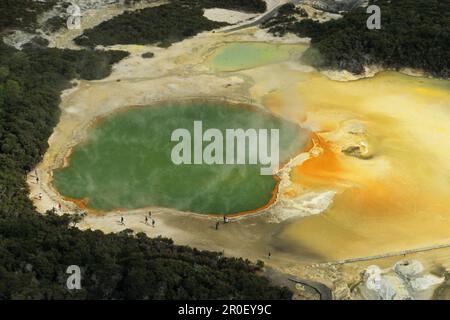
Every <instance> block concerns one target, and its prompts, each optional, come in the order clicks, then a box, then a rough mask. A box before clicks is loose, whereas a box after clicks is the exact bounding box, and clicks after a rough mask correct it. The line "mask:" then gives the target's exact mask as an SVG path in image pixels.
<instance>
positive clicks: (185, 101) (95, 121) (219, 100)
mask: <svg viewBox="0 0 450 320" xmlns="http://www.w3.org/2000/svg"><path fill="white" fill-rule="evenodd" d="M174 102H177V103H179V106H189V105H190V104H194V103H205V102H207V103H212V105H214V106H218V107H225V108H236V109H242V108H245V109H246V110H250V111H254V112H263V113H264V116H267V117H270V118H273V119H276V120H282V121H285V122H289V123H291V124H293V125H295V126H297V127H298V128H299V129H301V130H303V131H304V133H305V134H306V135H307V137H306V138H305V139H306V145H305V146H304V147H303V148H302V149H301V150H298V151H296V152H295V153H294V154H293V155H292V156H290V157H289V159H287V160H286V161H284V162H283V163H280V166H279V168H278V171H277V172H275V173H274V174H272V177H273V179H274V181H275V186H274V188H273V190H272V195H271V197H270V199H269V200H268V201H267V203H265V204H264V205H263V206H261V207H258V208H256V209H252V210H247V211H240V212H236V213H230V214H223V213H199V212H194V211H183V210H179V209H176V208H173V207H158V206H148V207H140V208H120V207H118V208H112V209H107V210H101V209H95V208H90V207H89V204H88V203H89V198H71V197H66V196H63V195H62V194H61V193H60V192H59V191H58V189H57V187H56V186H55V184H54V172H55V171H57V170H60V169H63V168H66V167H68V166H69V164H70V161H71V157H72V155H73V152H74V150H75V149H76V148H78V147H80V145H82V144H84V143H85V142H86V141H87V138H88V135H89V132H90V131H91V130H92V129H94V128H95V127H96V126H97V125H99V124H100V123H101V122H103V121H105V120H107V119H109V118H111V117H114V116H116V115H117V114H120V113H124V112H127V111H129V110H131V109H141V108H147V107H164V106H168V107H170V105H172V104H173V103H174ZM224 104H226V106H225V105H224ZM82 131H83V134H82V135H81V136H80V137H79V139H77V141H76V142H75V143H73V144H72V145H71V146H68V149H67V151H66V153H65V155H64V156H63V159H62V162H61V163H59V164H57V165H55V166H54V167H53V168H52V169H51V172H50V181H49V183H48V186H49V187H50V188H51V189H52V191H53V192H54V193H55V194H56V195H57V197H58V198H60V199H62V200H63V201H67V202H70V203H72V204H74V205H75V206H76V207H77V208H79V209H81V210H83V211H87V212H88V213H90V214H94V215H98V216H101V215H106V214H108V213H109V212H129V211H134V210H152V209H153V210H154V209H155V208H158V209H169V210H177V211H179V212H180V213H185V214H186V213H189V214H194V215H199V216H203V217H205V216H206V217H211V218H217V217H220V216H224V215H225V216H227V217H228V218H240V217H244V216H246V217H247V216H254V215H258V214H261V213H263V212H264V211H265V210H267V209H269V208H271V207H272V206H273V205H274V204H275V203H276V201H277V200H278V196H279V186H280V182H281V179H280V177H279V176H278V173H279V172H281V171H282V170H283V168H284V167H285V166H286V165H287V164H288V163H289V162H290V161H291V160H292V159H294V158H295V157H297V156H298V155H300V154H302V153H305V152H308V151H309V149H310V148H311V147H312V143H311V138H312V133H311V132H310V131H309V130H307V129H305V128H303V127H302V126H300V125H299V124H298V123H296V122H293V121H291V120H289V119H286V118H284V117H281V116H279V115H277V114H274V113H273V112H271V111H270V110H268V109H266V108H265V107H263V106H261V105H258V104H251V103H250V102H244V101H242V100H241V101H240V100H236V99H228V98H225V97H185V98H179V99H160V100H159V101H156V102H154V103H151V104H143V105H129V106H124V107H120V108H117V109H114V110H112V111H110V112H107V113H105V114H102V115H98V116H96V117H94V118H92V119H91V120H90V121H89V122H88V123H87V124H85V125H84V126H83V129H82Z"/></svg>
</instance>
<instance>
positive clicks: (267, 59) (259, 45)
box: [210, 42, 307, 71]
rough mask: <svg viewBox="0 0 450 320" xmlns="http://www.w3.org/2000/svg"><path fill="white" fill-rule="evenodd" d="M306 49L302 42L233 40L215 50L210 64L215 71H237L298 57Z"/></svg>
mask: <svg viewBox="0 0 450 320" xmlns="http://www.w3.org/2000/svg"><path fill="white" fill-rule="evenodd" d="M306 49H307V45H304V44H271V43H264V42H235V43H229V44H226V45H224V46H222V47H220V48H218V49H217V50H215V51H214V52H213V53H212V55H211V57H210V64H211V65H212V67H213V68H214V69H215V70H217V71H237V70H243V69H250V68H254V67H258V66H262V65H266V64H271V63H276V62H282V61H287V60H290V59H295V58H299V57H300V56H301V55H302V53H303V52H304V51H305V50H306Z"/></svg>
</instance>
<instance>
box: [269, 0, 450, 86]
mask: <svg viewBox="0 0 450 320" xmlns="http://www.w3.org/2000/svg"><path fill="white" fill-rule="evenodd" d="M370 3H371V4H376V5H378V6H380V8H381V30H369V29H368V28H367V26H366V22H367V19H368V17H369V14H367V13H366V8H358V9H356V10H354V11H351V12H348V13H344V15H343V18H341V19H338V20H331V21H328V22H325V23H319V22H317V21H313V20H311V19H305V20H301V21H297V20H296V19H295V21H293V20H292V19H291V18H290V17H292V15H293V14H295V13H289V12H287V14H283V15H279V16H278V17H276V18H274V19H272V20H269V21H267V22H266V24H265V25H264V27H266V28H269V31H270V32H272V33H273V34H276V35H279V36H282V35H284V34H286V33H288V32H292V33H294V34H297V35H298V36H300V37H310V38H311V48H310V49H308V50H307V52H306V53H305V55H304V57H303V58H304V60H305V61H306V62H308V63H310V64H312V65H313V66H315V67H317V68H319V69H337V70H348V71H350V72H353V73H356V74H359V73H362V72H364V67H365V66H370V65H379V66H382V67H384V68H389V69H394V70H399V69H402V68H413V69H418V70H423V71H425V72H427V73H429V74H431V75H433V76H436V77H443V78H448V77H450V0H378V1H375V0H371V1H370Z"/></svg>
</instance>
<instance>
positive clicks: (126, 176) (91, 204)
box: [53, 101, 309, 214]
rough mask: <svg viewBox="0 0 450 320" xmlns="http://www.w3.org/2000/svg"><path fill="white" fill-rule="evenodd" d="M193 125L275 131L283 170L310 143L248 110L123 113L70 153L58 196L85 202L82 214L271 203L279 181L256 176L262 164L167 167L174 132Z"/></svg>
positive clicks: (198, 106)
mask: <svg viewBox="0 0 450 320" xmlns="http://www.w3.org/2000/svg"><path fill="white" fill-rule="evenodd" d="M194 121H202V124H203V130H204V131H206V130H207V129H209V128H216V129H219V130H221V131H223V132H225V131H226V130H227V129H240V128H241V129H244V130H247V129H251V128H252V129H257V130H258V129H268V130H269V131H270V129H279V136H280V140H279V141H280V162H281V163H282V162H285V161H288V160H289V159H290V158H292V157H293V156H295V155H297V154H298V153H300V152H301V151H302V150H303V149H304V148H305V146H306V144H307V143H308V141H309V135H308V133H307V132H306V131H305V130H303V129H301V128H300V127H299V126H297V125H296V124H293V123H291V122H288V121H286V120H283V119H280V118H277V117H275V116H273V115H271V114H269V113H267V112H265V111H264V110H258V109H257V108H254V107H250V106H244V105H234V104H227V103H223V102H221V103H216V102H205V101H203V102H186V103H181V102H173V103H166V104H161V105H157V106H149V107H140V108H129V109H127V110H126V111H121V112H118V113H115V114H113V115H111V116H109V117H106V118H104V119H103V120H100V121H99V122H98V123H97V124H96V126H95V127H93V128H92V129H91V130H90V132H89V134H88V137H87V139H86V140H85V141H84V142H83V143H81V144H79V145H78V146H77V147H75V148H74V150H73V152H72V154H71V156H70V158H69V159H68V160H69V162H68V165H67V166H66V167H64V168H61V169H58V170H55V172H54V182H53V183H54V185H55V187H56V189H57V190H58V191H59V192H60V193H61V194H62V195H63V196H64V197H66V198H70V199H77V200H84V202H85V204H86V205H87V207H88V208H90V209H95V210H99V211H108V210H113V209H138V208H145V207H153V206H156V207H166V208H174V209H178V210H181V211H189V212H196V213H205V214H233V213H239V212H245V211H253V210H257V209H260V208H262V207H264V206H265V205H267V204H268V203H270V201H271V199H273V195H274V191H276V187H277V181H276V180H275V177H274V176H272V175H261V174H260V169H261V167H262V165H261V164H260V163H258V164H246V165H239V164H232V165H220V164H213V165H208V164H197V165H186V164H181V165H175V164H174V163H173V162H172V159H171V153H172V150H173V148H174V146H176V145H177V142H174V141H172V139H171V136H172V133H173V132H174V130H176V129H179V128H185V129H187V130H189V131H190V132H193V127H194ZM203 145H204V146H205V145H207V143H205V142H203ZM248 147H249V145H248V144H246V148H248ZM192 148H193V147H192ZM247 151H248V150H246V153H248V152H247ZM192 152H193V151H192ZM247 163H248V162H247Z"/></svg>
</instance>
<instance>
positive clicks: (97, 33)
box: [75, 0, 266, 47]
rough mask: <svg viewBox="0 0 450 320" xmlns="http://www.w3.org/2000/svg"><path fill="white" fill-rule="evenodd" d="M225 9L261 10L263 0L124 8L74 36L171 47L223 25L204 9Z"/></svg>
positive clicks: (193, 0)
mask: <svg viewBox="0 0 450 320" xmlns="http://www.w3.org/2000/svg"><path fill="white" fill-rule="evenodd" d="M216 7H219V8H225V9H232V10H240V11H245V12H264V11H265V10H266V3H265V2H264V1H263V0H245V1H244V0H172V1H171V2H170V3H169V4H164V5H160V6H157V7H150V8H145V9H142V10H136V11H127V12H125V13H123V14H121V15H119V16H117V17H115V18H113V19H111V20H108V21H105V22H103V23H101V24H99V25H98V26H96V27H94V28H92V29H88V30H85V32H84V33H83V35H81V36H79V37H78V38H76V39H75V43H76V44H78V45H80V46H88V47H95V46H97V45H114V44H158V45H159V46H162V47H167V46H170V45H171V44H172V43H174V42H178V41H181V40H183V39H185V38H189V37H192V36H194V35H196V34H198V33H199V32H202V31H209V30H213V29H216V28H220V27H223V26H226V25H227V23H224V22H216V21H211V20H208V19H207V18H206V17H204V16H203V12H204V8H216Z"/></svg>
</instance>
